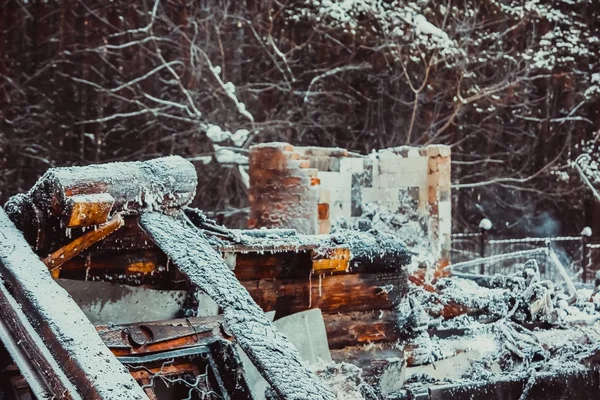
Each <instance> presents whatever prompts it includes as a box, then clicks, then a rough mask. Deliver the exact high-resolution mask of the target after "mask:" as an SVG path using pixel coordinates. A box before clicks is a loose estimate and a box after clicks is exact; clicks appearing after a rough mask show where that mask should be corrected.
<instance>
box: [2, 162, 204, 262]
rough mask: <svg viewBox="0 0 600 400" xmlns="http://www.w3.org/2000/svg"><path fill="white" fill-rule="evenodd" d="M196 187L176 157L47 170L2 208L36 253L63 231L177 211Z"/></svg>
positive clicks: (188, 166)
mask: <svg viewBox="0 0 600 400" xmlns="http://www.w3.org/2000/svg"><path fill="white" fill-rule="evenodd" d="M197 184H198V178H197V175H196V170H195V168H194V166H193V165H192V164H191V163H190V162H189V161H186V160H184V159H183V158H181V157H177V156H173V157H164V158H157V159H154V160H150V161H144V162H128V163H109V164H100V165H90V166H85V167H69V168H51V169H49V170H48V172H46V174H44V176H42V177H41V178H40V179H39V180H38V181H37V183H36V184H35V185H34V186H33V187H32V188H31V190H30V191H29V192H28V193H27V194H19V195H17V196H14V197H12V198H11V199H9V201H8V202H7V204H6V206H5V208H6V212H7V214H8V216H9V217H10V218H11V220H12V221H13V222H14V223H15V225H17V228H19V229H20V230H21V231H22V232H23V233H24V234H25V237H26V238H27V240H28V241H29V243H30V244H32V245H33V246H34V247H35V248H36V250H39V249H47V248H48V247H49V245H50V244H51V243H53V242H57V241H58V238H62V237H63V236H64V235H65V232H64V228H65V227H68V228H70V227H86V226H91V225H97V224H100V223H103V222H106V220H107V219H108V217H109V216H110V215H112V214H114V213H117V212H120V213H122V214H138V213H139V212H140V210H146V209H150V210H162V211H165V212H168V211H169V210H171V209H174V208H179V207H182V206H184V205H186V204H189V203H190V202H191V201H192V200H193V198H194V195H195V193H196V185H197ZM93 216H95V217H93ZM98 216H102V219H103V220H98ZM104 219H105V220H104Z"/></svg>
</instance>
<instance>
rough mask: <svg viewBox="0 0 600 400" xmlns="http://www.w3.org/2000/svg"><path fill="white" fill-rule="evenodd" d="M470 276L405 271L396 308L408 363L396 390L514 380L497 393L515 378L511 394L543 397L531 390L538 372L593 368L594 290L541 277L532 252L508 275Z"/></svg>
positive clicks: (540, 378) (405, 393) (545, 375)
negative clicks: (426, 276)
mask: <svg viewBox="0 0 600 400" xmlns="http://www.w3.org/2000/svg"><path fill="white" fill-rule="evenodd" d="M476 280H477V282H475V280H473V279H464V278H459V277H454V276H443V277H439V278H436V279H434V280H433V281H432V282H431V283H425V282H424V280H421V279H419V278H418V277H416V278H413V279H411V284H410V285H409V294H408V296H407V298H406V299H405V301H404V304H403V305H402V306H401V307H400V311H401V313H403V314H404V315H406V317H405V321H406V328H407V329H408V330H410V331H411V332H412V334H413V337H412V338H410V339H407V340H406V341H405V342H404V343H403V345H404V348H405V352H406V359H407V365H408V366H407V368H406V380H405V382H404V385H403V388H402V390H401V391H399V392H397V393H396V394H395V395H396V398H414V397H415V395H416V393H420V392H422V391H423V390H424V388H427V390H429V391H431V390H432V389H431V388H438V389H439V388H441V387H444V388H445V389H444V390H450V389H449V388H454V389H456V388H463V389H461V390H464V388H466V387H471V388H473V387H475V386H481V385H489V384H498V383H499V382H508V383H512V384H513V387H512V388H511V386H510V384H508V383H507V385H508V386H507V387H506V388H505V389H501V388H500V389H497V390H496V392H497V394H498V393H501V392H502V393H508V392H503V390H506V391H510V390H514V387H515V386H514V385H516V387H518V388H519V390H522V393H521V396H524V397H521V396H517V397H516V398H519V397H520V398H546V397H536V396H538V395H539V393H538V394H536V395H534V394H533V392H530V391H531V390H532V388H537V389H536V390H542V389H540V388H541V387H542V386H548V382H545V381H544V379H555V378H556V377H563V378H564V377H569V379H571V378H572V377H573V376H575V377H576V376H580V375H586V374H588V373H591V372H590V371H596V372H597V370H596V368H597V367H598V354H600V323H598V321H600V293H596V292H594V291H593V290H592V289H580V290H578V291H577V292H576V295H575V296H573V295H572V294H571V293H570V289H569V288H568V287H566V285H558V284H555V283H553V282H551V281H548V280H543V279H541V277H540V273H539V266H538V263H537V262H536V261H535V260H530V261H528V262H526V263H525V264H522V265H521V268H520V271H519V272H518V273H515V274H512V275H510V276H501V275H496V276H483V277H482V276H479V277H477V279H476ZM536 379H537V381H536ZM566 380H567V378H564V381H566ZM536 382H537V386H536ZM590 382H593V380H592V381H590ZM501 386H502V385H500V386H499V387H501ZM440 390H441V389H440ZM573 390H587V386H586V385H585V384H582V385H579V386H574V387H573ZM434 392H435V390H434ZM475 392H476V390H474V389H473V390H472V391H471V392H469V393H471V395H473V393H475ZM455 394H456V393H455ZM472 398H479V397H477V396H475V397H472ZM482 398H483V397H482ZM500 398H502V396H500Z"/></svg>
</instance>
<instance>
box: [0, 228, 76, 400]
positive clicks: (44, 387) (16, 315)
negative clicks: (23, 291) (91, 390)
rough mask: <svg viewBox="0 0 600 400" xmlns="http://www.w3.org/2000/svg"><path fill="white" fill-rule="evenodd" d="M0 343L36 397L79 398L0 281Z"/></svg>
mask: <svg viewBox="0 0 600 400" xmlns="http://www.w3.org/2000/svg"><path fill="white" fill-rule="evenodd" d="M0 235H1V234H0ZM0 340H1V342H0V343H1V344H2V345H4V347H5V348H6V349H7V350H8V351H9V353H10V354H11V356H12V358H13V359H14V360H15V362H16V363H17V365H18V366H19V369H20V372H21V373H22V374H23V375H24V376H25V377H26V378H27V381H28V384H29V387H31V390H32V391H33V393H34V395H35V396H36V397H38V398H49V397H52V396H55V397H57V398H61V399H81V397H80V396H79V393H77V390H76V389H75V387H74V386H73V384H72V383H71V382H70V381H69V379H68V378H67V376H66V375H65V373H64V371H63V370H62V369H61V367H60V366H59V364H58V363H57V362H56V360H55V359H54V357H53V356H52V354H50V351H49V350H48V348H47V347H46V346H45V345H44V342H43V341H42V338H41V337H40V335H39V334H38V332H36V331H35V329H34V328H33V326H32V325H31V323H30V322H29V320H28V319H27V317H26V316H25V314H24V313H23V311H22V310H21V307H20V306H19V304H18V303H17V301H16V300H15V299H14V298H13V297H12V295H11V294H10V293H9V291H8V289H7V288H6V287H5V286H4V283H3V282H0Z"/></svg>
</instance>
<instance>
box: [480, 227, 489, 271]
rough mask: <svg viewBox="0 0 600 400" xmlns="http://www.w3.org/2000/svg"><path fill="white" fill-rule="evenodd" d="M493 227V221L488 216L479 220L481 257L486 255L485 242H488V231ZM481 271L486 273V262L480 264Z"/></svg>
mask: <svg viewBox="0 0 600 400" xmlns="http://www.w3.org/2000/svg"><path fill="white" fill-rule="evenodd" d="M490 229H492V221H490V220H489V219H487V218H484V219H482V220H481V221H480V222H479V257H481V258H483V257H485V243H486V242H487V232H488V231H489V230H490ZM479 273H480V274H481V275H485V263H481V265H480V266H479Z"/></svg>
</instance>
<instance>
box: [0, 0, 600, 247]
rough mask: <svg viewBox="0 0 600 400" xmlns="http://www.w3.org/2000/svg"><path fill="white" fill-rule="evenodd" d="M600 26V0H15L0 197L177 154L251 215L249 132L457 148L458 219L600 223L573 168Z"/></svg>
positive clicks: (203, 200) (372, 145) (0, 86)
mask: <svg viewBox="0 0 600 400" xmlns="http://www.w3.org/2000/svg"><path fill="white" fill-rule="evenodd" d="M599 30H600V6H599V5H598V4H597V3H596V2H594V1H592V0H590V1H578V2H575V1H565V0H561V1H559V0H555V1H549V0H541V1H524V0H523V1H501V0H463V1H456V0H448V1H413V2H406V1H376V0H363V1H350V0H345V1H340V2H333V1H326V0H323V1H318V0H310V1H294V0H290V1H256V0H246V1H200V0H187V1H185V0H160V1H157V0H143V1H128V0H114V1H110V2H109V1H106V0H63V1H54V0H45V1H39V0H29V1H26V0H3V1H2V2H1V5H0V171H1V172H2V173H1V174H0V202H2V203H4V201H6V200H7V198H8V197H9V196H11V195H13V194H15V193H18V192H22V191H25V190H28V189H29V188H30V187H31V185H32V184H33V183H34V182H35V180H36V179H37V178H38V177H39V176H40V175H41V174H42V173H43V172H44V171H45V170H46V169H47V168H50V167H54V166H65V165H84V164H90V163H99V162H108V161H127V160H141V159H148V158H153V157H158V156H161V155H168V154H178V155H182V156H184V157H186V158H188V159H190V160H191V161H193V162H194V163H195V164H196V166H197V169H198V172H199V177H200V185H199V187H198V194H197V197H196V200H195V202H196V206H198V207H200V208H202V209H204V210H206V211H210V212H218V213H223V214H226V215H228V216H231V217H232V218H234V219H235V220H237V221H239V220H241V218H243V215H244V214H243V210H244V208H245V207H247V192H246V190H247V189H246V186H245V185H244V175H245V172H244V168H243V166H240V165H238V164H239V163H242V164H243V162H244V160H245V156H246V155H247V152H248V150H247V149H248V147H249V146H250V145H251V144H253V143H258V142H264V141H287V142H290V143H292V144H302V145H318V146H340V147H345V148H348V149H350V150H352V151H357V152H361V153H368V152H371V151H372V150H374V149H379V148H385V147H392V146H400V145H425V144H428V143H443V144H448V145H451V146H452V151H453V160H452V168H453V185H454V187H453V207H454V208H453V213H454V220H455V221H454V222H455V224H454V230H455V231H473V230H475V229H477V224H478V222H479V220H480V219H481V218H482V217H484V216H485V217H488V218H490V219H491V220H492V221H493V222H494V226H495V230H496V232H498V233H503V234H511V235H516V236H521V235H525V234H530V235H553V234H559V233H560V234H578V233H579V232H580V231H581V229H582V228H583V227H584V226H585V225H591V226H593V227H595V228H597V229H596V231H598V232H599V233H600V212H599V211H600V209H597V205H596V204H595V203H594V201H593V197H592V195H591V193H590V192H589V190H587V188H586V187H585V186H584V185H583V184H582V182H581V180H580V179H579V177H578V175H577V172H576V171H575V170H574V169H573V168H572V167H571V165H570V162H572V161H573V160H574V158H575V157H577V155H579V154H581V153H582V152H585V151H590V149H591V150H594V149H595V146H596V139H597V138H598V136H599V135H600V112H599V111H600V61H599V54H600V32H599ZM240 210H241V211H240Z"/></svg>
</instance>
